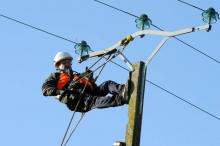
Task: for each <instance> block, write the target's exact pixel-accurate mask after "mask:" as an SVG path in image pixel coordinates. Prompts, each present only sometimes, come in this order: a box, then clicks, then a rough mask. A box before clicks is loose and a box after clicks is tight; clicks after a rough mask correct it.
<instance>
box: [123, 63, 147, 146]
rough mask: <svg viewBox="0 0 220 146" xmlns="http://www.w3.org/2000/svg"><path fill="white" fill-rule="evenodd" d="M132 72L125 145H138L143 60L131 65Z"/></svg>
mask: <svg viewBox="0 0 220 146" xmlns="http://www.w3.org/2000/svg"><path fill="white" fill-rule="evenodd" d="M133 68H134V72H130V80H131V83H132V86H131V88H133V89H132V90H133V91H132V93H131V98H130V102H129V107H128V124H127V130H126V137H125V139H126V140H125V141H126V146H140V137H141V125H142V114H143V103H144V89H145V78H146V68H145V63H144V62H142V61H141V62H138V63H136V64H134V65H133Z"/></svg>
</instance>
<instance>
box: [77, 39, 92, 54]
mask: <svg viewBox="0 0 220 146" xmlns="http://www.w3.org/2000/svg"><path fill="white" fill-rule="evenodd" d="M74 48H75V53H76V54H78V55H80V56H84V55H88V53H89V52H90V51H91V48H90V46H89V45H88V44H87V43H86V41H81V42H80V43H77V44H76V45H75V46H74Z"/></svg>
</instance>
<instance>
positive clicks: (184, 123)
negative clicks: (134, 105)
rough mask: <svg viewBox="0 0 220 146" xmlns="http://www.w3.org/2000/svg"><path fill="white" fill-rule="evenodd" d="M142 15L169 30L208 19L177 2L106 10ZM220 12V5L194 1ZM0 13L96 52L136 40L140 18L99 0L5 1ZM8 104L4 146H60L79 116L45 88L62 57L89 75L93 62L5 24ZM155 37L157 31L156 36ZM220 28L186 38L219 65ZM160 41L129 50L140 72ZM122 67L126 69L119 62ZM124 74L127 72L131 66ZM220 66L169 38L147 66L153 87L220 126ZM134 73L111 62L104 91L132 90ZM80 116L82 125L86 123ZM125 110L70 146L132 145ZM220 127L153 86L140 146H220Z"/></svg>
mask: <svg viewBox="0 0 220 146" xmlns="http://www.w3.org/2000/svg"><path fill="white" fill-rule="evenodd" d="M104 2H107V3H108V4H111V5H113V6H116V7H118V8H121V9H123V10H126V11H129V12H130V13H133V14H135V15H138V16H139V15H141V14H143V13H146V14H148V16H149V17H150V18H151V20H152V21H153V23H154V24H155V25H157V26H159V27H162V28H163V29H165V30H167V31H175V30H178V29H182V28H187V27H192V26H198V25H203V24H204V23H203V22H202V17H201V11H199V10H197V9H194V8H191V7H188V6H186V5H183V4H181V3H179V2H177V1H176V0H169V1H162V0H154V1H153V0H150V1H144V0H140V1H138V2H136V1H125V0H120V1H113V0H108V1H104ZM191 3H193V4H195V5H197V6H200V7H201V8H203V9H207V8H209V7H210V6H213V7H214V8H215V9H216V10H217V11H220V2H219V1H191ZM0 5H1V10H0V13H1V14H4V15H7V16H10V17H12V18H15V19H18V20H20V21H23V22H26V23H28V24H31V25H34V26H37V27H39V28H41V29H45V30H47V31H49V32H52V33H55V34H58V35H60V36H63V37H65V38H68V39H70V40H73V41H76V42H79V41H81V40H86V41H87V42H88V44H89V45H90V46H91V48H92V49H93V50H99V49H105V48H108V47H109V46H111V45H113V44H115V43H116V42H118V41H119V40H121V39H123V38H124V37H126V36H127V35H129V34H131V33H133V32H136V31H137V28H136V27H135V22H134V20H135V19H134V18H133V17H131V16H128V15H126V14H123V13H120V12H117V11H115V10H112V9H110V8H107V7H105V6H103V5H100V4H98V3H96V2H94V1H92V0H84V1H80V0H76V1H54V0H53V1H52V0H47V1H43V0H38V1H28V0H20V1H12V0H7V1H6V0H1V1H0ZM0 26H1V27H0V32H1V33H0V39H1V44H0V49H1V57H0V61H1V73H0V76H1V84H0V88H1V102H0V115H1V120H0V121H1V122H0V129H1V132H0V137H1V145H4V146H13V145H20V146H29V145H31V146H39V145H40V146H46V145H47V146H48V145H49V146H52V145H60V142H61V140H62V137H63V135H64V132H65V129H66V127H67V124H68V122H69V119H70V117H71V115H72V113H71V112H70V111H69V110H68V109H67V108H66V107H65V106H64V105H62V104H61V103H59V102H57V100H54V98H53V97H44V96H43V95H42V93H41V85H42V83H43V81H44V80H45V79H46V78H47V76H48V75H49V74H50V73H51V72H54V71H55V69H54V67H53V57H54V55H55V54H56V52H58V51H68V52H70V53H71V54H72V55H73V56H74V63H73V68H74V69H75V70H78V71H79V72H82V71H84V68H85V67H86V66H87V65H90V64H91V63H92V62H94V60H92V61H89V62H85V63H82V64H78V63H77V55H76V54H75V53H74V50H73V48H74V44H72V43H70V42H67V41H64V40H61V39H58V38H55V37H53V36H50V35H48V34H45V33H42V32H39V31H36V30H33V29H31V28H27V27H25V26H23V25H21V24H18V23H15V22H12V21H10V20H7V19H5V18H2V17H0ZM151 29H155V28H151ZM219 37H220V25H219V22H218V23H216V24H215V25H213V29H212V31H211V32H206V31H201V32H196V33H191V34H186V35H184V36H181V37H180V38H181V39H182V40H184V41H186V42H187V43H190V44H191V45H192V46H194V47H196V48H198V49H199V50H201V51H203V52H205V53H207V54H209V55H210V56H212V57H214V58H216V59H218V60H220V50H219ZM161 39H162V38H161V37H155V36H154V37H151V36H146V37H144V38H143V39H136V40H135V41H133V42H132V43H131V44H130V45H129V46H128V47H127V48H126V50H125V55H126V56H127V57H128V58H129V59H130V61H131V62H132V63H135V62H137V61H140V60H146V58H147V56H149V54H150V52H151V51H152V50H153V49H154V47H155V46H156V45H157V43H158V42H159V41H160V40H161ZM115 61H116V62H117V63H119V64H121V65H124V64H123V63H122V62H121V61H120V60H119V59H115ZM125 67H126V66H125ZM219 74H220V68H219V63H216V62H214V61H212V60H210V59H209V58H207V57H205V56H203V55H201V54H199V53H197V52H196V51H194V50H192V49H191V48H189V47H187V46H185V45H183V44H181V43H180V42H178V41H176V40H174V39H171V40H169V41H168V42H167V43H166V45H165V46H164V47H163V48H162V49H161V51H160V52H159V53H158V55H157V56H156V57H155V58H154V59H153V61H152V62H151V63H150V64H149V66H148V72H147V79H148V80H150V81H152V82H154V83H156V84H158V85H160V86H162V87H164V88H166V89H167V90H169V91H172V92H173V93H175V94H177V95H178V96H180V97H182V98H184V99H186V100H188V101H190V102H191V103H193V104H195V105H197V106H199V107H201V108H203V109H205V110H206V111H208V112H210V113H212V114H213V115H216V116H218V117H220V98H219V96H220V90H219V81H220V79H219ZM127 76H128V73H127V71H125V70H123V69H121V68H119V67H118V66H115V65H114V64H111V63H109V64H108V65H107V66H106V68H105V70H104V72H103V74H102V75H101V76H100V78H99V80H98V81H97V83H98V84H99V83H101V82H103V81H105V80H109V79H110V80H115V81H117V82H119V83H124V82H125V81H126V79H127ZM79 116H80V115H79V114H77V116H76V119H75V120H74V123H75V122H76V120H77V119H79ZM126 124H127V106H122V107H116V108H109V109H103V110H93V111H91V112H89V113H88V114H86V117H85V118H84V120H83V121H82V123H81V124H80V126H79V128H78V129H77V131H76V132H75V133H74V135H73V137H72V138H71V140H70V142H69V145H78V146H88V145H91V146H103V145H113V142H115V141H116V140H120V141H124V138H125V130H126ZM219 131H220V121H219V120H217V119H215V118H213V117H211V116H209V115H207V114H205V113H203V112H201V111H199V110H198V109H195V108H193V107H192V106H190V105H188V104H186V103H184V102H182V101H180V100H179V99H177V98H176V97H174V96H172V95H170V94H168V93H166V92H164V91H163V90H161V89H159V88H157V87H155V86H153V85H152V84H150V83H146V90H145V100H144V114H143V125H142V137H141V145H142V146H148V145H150V146H176V145H178V146H185V145H187V146H198V145H199V146H208V145H209V146H219V145H220V135H219Z"/></svg>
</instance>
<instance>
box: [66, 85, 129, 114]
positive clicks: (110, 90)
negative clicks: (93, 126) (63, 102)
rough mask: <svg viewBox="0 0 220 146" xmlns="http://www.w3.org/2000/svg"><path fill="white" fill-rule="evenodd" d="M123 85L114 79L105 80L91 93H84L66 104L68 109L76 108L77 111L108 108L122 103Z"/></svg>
mask: <svg viewBox="0 0 220 146" xmlns="http://www.w3.org/2000/svg"><path fill="white" fill-rule="evenodd" d="M123 86H124V85H121V84H118V83H116V82H114V81H105V82H103V83H102V84H101V85H99V86H97V87H96V89H94V92H93V93H91V94H87V93H85V94H83V95H82V97H81V98H80V97H78V98H77V100H75V101H74V102H72V103H69V104H67V106H68V107H69V109H70V110H75V109H76V111H78V112H87V111H90V110H92V109H94V108H108V107H115V106H121V105H124V104H125V103H124V102H123V101H124V100H123V98H124V97H123V96H122V95H121V91H122V88H123ZM77 102H79V105H78V106H77V108H76V104H77Z"/></svg>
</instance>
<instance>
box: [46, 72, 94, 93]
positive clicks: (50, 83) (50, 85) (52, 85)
mask: <svg viewBox="0 0 220 146" xmlns="http://www.w3.org/2000/svg"><path fill="white" fill-rule="evenodd" d="M60 74H61V73H60V72H55V73H51V74H50V76H49V77H48V78H47V79H46V80H45V82H44V83H43V85H42V92H43V95H44V96H56V95H60V94H61V92H62V90H65V89H67V87H68V84H67V85H66V86H65V87H64V88H63V89H62V90H59V89H58V88H57V83H58V80H59V77H60ZM78 75H79V74H78ZM72 79H73V77H72V78H71V80H72ZM94 87H96V84H95V83H94ZM83 88H84V84H80V83H77V84H76V85H75V86H74V89H83ZM85 93H88V94H93V91H91V90H90V89H89V88H86V89H85Z"/></svg>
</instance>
